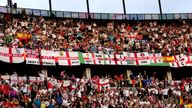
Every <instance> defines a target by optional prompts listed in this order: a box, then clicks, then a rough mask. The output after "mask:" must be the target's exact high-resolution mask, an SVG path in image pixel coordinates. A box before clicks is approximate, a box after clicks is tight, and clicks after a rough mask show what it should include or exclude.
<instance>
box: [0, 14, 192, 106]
mask: <svg viewBox="0 0 192 108" xmlns="http://www.w3.org/2000/svg"><path fill="white" fill-rule="evenodd" d="M191 25H192V24H191V22H190V21H176V22H174V21H170V22H168V23H167V22H166V23H165V22H161V21H130V22H117V21H94V20H87V21H86V20H77V19H58V18H45V17H37V16H33V15H26V14H25V13H24V12H23V13H21V14H19V15H15V16H14V17H13V16H9V15H1V18H0V44H1V45H2V46H8V47H24V48H30V49H48V50H64V51H81V52H94V53H106V54H108V53H110V54H114V53H121V52H122V51H127V52H152V53H156V52H158V53H162V54H163V55H175V54H178V53H191V48H192V27H191ZM95 79H96V80H97V79H99V78H98V77H96V76H94V77H93V78H92V79H89V80H88V81H87V82H83V83H82V82H80V81H78V80H77V78H75V77H74V76H72V77H69V76H67V75H66V74H65V75H64V76H62V78H59V79H58V80H60V81H61V80H70V81H71V86H69V87H63V86H62V83H61V85H60V86H58V85H57V84H53V82H52V81H51V80H48V79H45V80H44V81H43V82H35V83H31V82H29V81H24V82H20V83H17V84H12V83H10V81H7V80H3V79H1V80H0V106H1V107H3V108H17V107H24V108H61V107H64V108H178V107H180V108H192V96H191V95H192V86H191V82H192V79H191V78H186V79H183V80H181V81H179V82H176V81H167V80H166V79H165V80H161V81H160V80H158V78H155V77H151V78H149V79H148V78H147V77H145V76H142V75H138V76H134V75H132V76H131V80H127V79H126V78H124V77H123V76H121V77H109V76H106V77H105V79H110V87H102V88H101V89H98V87H96V86H94V83H93V82H92V81H93V80H95ZM102 79H103V78H102ZM72 85H73V86H75V88H73V87H72Z"/></svg>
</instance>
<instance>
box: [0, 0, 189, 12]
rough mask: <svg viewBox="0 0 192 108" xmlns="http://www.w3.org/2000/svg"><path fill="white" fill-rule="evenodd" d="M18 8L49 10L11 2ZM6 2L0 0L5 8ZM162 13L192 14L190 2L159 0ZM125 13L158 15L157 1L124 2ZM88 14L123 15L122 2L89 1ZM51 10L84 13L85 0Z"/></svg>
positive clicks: (62, 1)
mask: <svg viewBox="0 0 192 108" xmlns="http://www.w3.org/2000/svg"><path fill="white" fill-rule="evenodd" d="M12 1H13V3H17V5H18V7H24V8H35V9H47V10H48V9H49V0H38V3H37V0H27V1H26V0H12ZM6 4H7V0H1V2H0V5H1V6H5V5H6ZM161 4H162V11H163V13H192V8H191V4H192V0H184V1H183V0H161ZM125 5H126V12H127V13H159V5H158V0H125ZM89 7H90V12H94V13H123V3H122V0H89ZM52 8H53V10H61V11H78V12H86V11H87V5H86V0H52Z"/></svg>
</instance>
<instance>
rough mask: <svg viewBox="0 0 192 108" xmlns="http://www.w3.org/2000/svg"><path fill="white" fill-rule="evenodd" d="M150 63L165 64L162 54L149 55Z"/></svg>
mask: <svg viewBox="0 0 192 108" xmlns="http://www.w3.org/2000/svg"><path fill="white" fill-rule="evenodd" d="M149 59H150V63H155V64H156V63H163V60H162V55H161V53H149Z"/></svg>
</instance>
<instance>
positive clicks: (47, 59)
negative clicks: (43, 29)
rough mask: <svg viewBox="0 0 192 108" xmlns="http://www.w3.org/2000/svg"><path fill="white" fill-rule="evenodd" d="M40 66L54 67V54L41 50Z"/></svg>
mask: <svg viewBox="0 0 192 108" xmlns="http://www.w3.org/2000/svg"><path fill="white" fill-rule="evenodd" d="M40 64H42V65H45V66H55V65H56V62H55V52H54V51H51V50H41V58H40Z"/></svg>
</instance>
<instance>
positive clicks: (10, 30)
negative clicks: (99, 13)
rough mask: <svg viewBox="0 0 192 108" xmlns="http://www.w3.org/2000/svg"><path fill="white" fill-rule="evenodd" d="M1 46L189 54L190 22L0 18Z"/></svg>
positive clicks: (20, 15) (190, 43) (22, 16)
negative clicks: (0, 30) (0, 26)
mask: <svg viewBox="0 0 192 108" xmlns="http://www.w3.org/2000/svg"><path fill="white" fill-rule="evenodd" d="M0 24H1V25H3V27H2V28H3V30H2V31H4V34H5V35H4V36H3V37H2V38H1V39H0V43H1V44H2V45H5V46H18V47H25V48H33V49H49V50H65V51H81V52H95V53H96V52H97V53H112V54H113V53H121V51H128V52H158V53H160V52H161V53H162V54H164V55H174V54H178V53H188V52H189V51H191V48H192V42H191V39H192V38H191V37H192V28H191V22H190V21H181V20H180V21H170V22H168V23H166V22H162V21H127V22H126V21H124V22H118V21H94V20H88V21H85V20H84V21H82V20H75V19H58V18H44V17H35V16H33V15H26V14H25V12H23V13H22V14H19V15H17V16H15V17H10V16H8V15H5V16H3V17H2V18H1V20H0Z"/></svg>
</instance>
